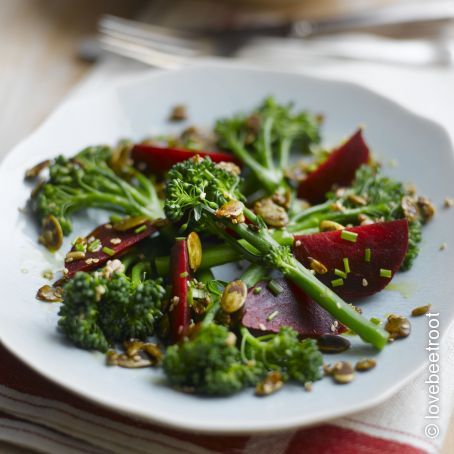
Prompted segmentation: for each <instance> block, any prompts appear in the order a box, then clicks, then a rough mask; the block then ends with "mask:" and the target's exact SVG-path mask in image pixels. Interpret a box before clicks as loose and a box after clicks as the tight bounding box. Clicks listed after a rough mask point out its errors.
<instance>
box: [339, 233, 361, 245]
mask: <svg viewBox="0 0 454 454" xmlns="http://www.w3.org/2000/svg"><path fill="white" fill-rule="evenodd" d="M341 238H342V239H343V240H345V241H351V242H352V243H356V240H357V239H358V234H357V233H355V232H349V231H348V230H342V231H341Z"/></svg>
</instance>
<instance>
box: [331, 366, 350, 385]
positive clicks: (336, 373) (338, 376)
mask: <svg viewBox="0 0 454 454" xmlns="http://www.w3.org/2000/svg"><path fill="white" fill-rule="evenodd" d="M331 375H332V377H333V379H334V381H335V382H336V383H339V384H341V385H345V384H347V383H350V382H351V381H353V380H354V378H355V371H354V369H353V366H352V365H351V363H350V362H348V361H339V362H337V363H336V364H334V366H333V368H332V372H331Z"/></svg>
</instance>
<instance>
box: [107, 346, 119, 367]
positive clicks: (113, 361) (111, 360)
mask: <svg viewBox="0 0 454 454" xmlns="http://www.w3.org/2000/svg"><path fill="white" fill-rule="evenodd" d="M117 360H118V353H117V352H116V351H115V350H109V351H108V352H107V353H106V364H107V365H108V366H116V365H117Z"/></svg>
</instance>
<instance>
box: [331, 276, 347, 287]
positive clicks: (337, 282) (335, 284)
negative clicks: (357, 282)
mask: <svg viewBox="0 0 454 454" xmlns="http://www.w3.org/2000/svg"><path fill="white" fill-rule="evenodd" d="M331 285H332V286H333V287H340V286H342V285H344V280H343V279H340V278H339V279H334V281H331Z"/></svg>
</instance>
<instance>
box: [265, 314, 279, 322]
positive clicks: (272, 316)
mask: <svg viewBox="0 0 454 454" xmlns="http://www.w3.org/2000/svg"><path fill="white" fill-rule="evenodd" d="M277 314H279V311H274V312H272V313H271V314H270V315H268V317H267V318H266V319H267V320H268V321H269V322H270V321H271V320H273V318H275V317H276V315H277Z"/></svg>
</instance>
